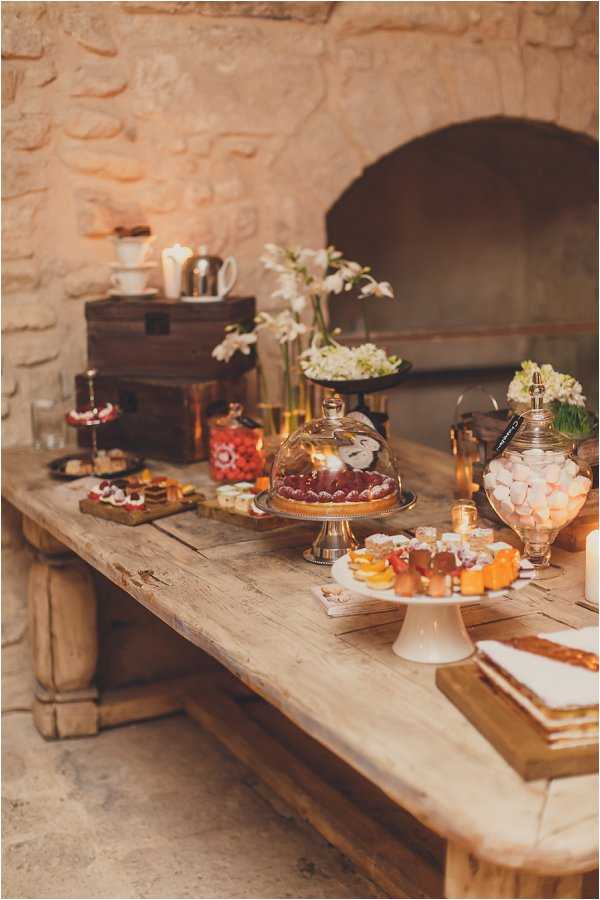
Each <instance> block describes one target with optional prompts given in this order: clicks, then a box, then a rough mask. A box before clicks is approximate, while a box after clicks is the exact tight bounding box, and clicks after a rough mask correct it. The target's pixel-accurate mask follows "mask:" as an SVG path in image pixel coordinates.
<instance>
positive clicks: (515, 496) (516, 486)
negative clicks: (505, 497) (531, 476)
mask: <svg viewBox="0 0 600 900" xmlns="http://www.w3.org/2000/svg"><path fill="white" fill-rule="evenodd" d="M526 496H527V485H526V484H525V483H524V482H523V481H513V483H512V484H511V486H510V499H511V500H512V502H513V503H514V504H515V506H521V504H522V503H524V502H525V498H526Z"/></svg>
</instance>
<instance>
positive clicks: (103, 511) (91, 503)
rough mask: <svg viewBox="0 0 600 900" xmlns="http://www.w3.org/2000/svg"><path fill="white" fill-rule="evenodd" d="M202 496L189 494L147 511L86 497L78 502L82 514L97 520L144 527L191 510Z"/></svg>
mask: <svg viewBox="0 0 600 900" xmlns="http://www.w3.org/2000/svg"><path fill="white" fill-rule="evenodd" d="M203 496H204V495H203V494H190V495H189V496H188V497H184V498H183V500H178V501H177V502H176V503H161V504H159V505H158V506H152V507H150V508H149V509H136V510H128V509H123V507H122V506H111V504H110V503H101V502H99V501H98V500H88V499H87V497H86V498H85V499H84V500H80V501H79V509H80V510H81V512H82V513H87V515H90V516H96V517H97V518H98V519H109V520H110V521H111V522H118V523H119V525H144V524H145V523H146V522H153V521H154V519H164V517H165V516H173V515H175V513H180V512H186V511H187V510H189V509H193V508H194V507H195V506H196V505H197V504H198V501H199V500H201V499H202V498H203Z"/></svg>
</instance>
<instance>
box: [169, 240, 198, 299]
mask: <svg viewBox="0 0 600 900" xmlns="http://www.w3.org/2000/svg"><path fill="white" fill-rule="evenodd" d="M191 255H192V251H191V250H190V248H189V247H182V246H181V244H174V245H173V247H165V249H164V250H163V252H162V269H163V281H164V285H165V297H167V298H168V299H169V300H179V297H180V296H181V273H182V271H183V264H184V262H185V261H186V259H188V258H189V257H190V256H191Z"/></svg>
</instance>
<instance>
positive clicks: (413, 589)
mask: <svg viewBox="0 0 600 900" xmlns="http://www.w3.org/2000/svg"><path fill="white" fill-rule="evenodd" d="M481 530H482V531H484V530H487V529H481ZM490 531H491V529H490ZM423 536H426V537H431V536H432V532H427V531H419V535H418V537H415V538H410V539H408V538H405V539H403V540H402V541H401V542H400V543H398V544H397V543H396V542H395V541H394V538H393V537H392V536H389V535H385V534H373V535H371V536H370V537H368V538H367V539H366V541H365V546H364V548H363V549H359V550H350V551H349V553H348V567H349V568H350V570H351V571H352V576H353V578H355V579H356V581H357V582H363V583H364V584H366V585H367V586H368V587H370V588H371V587H372V588H375V589H378V590H383V589H385V588H388V587H393V588H394V591H395V593H396V595H397V596H399V597H414V596H415V595H418V594H423V595H426V596H429V597H438V598H442V597H450V596H452V595H453V593H454V594H462V595H463V596H465V597H479V596H482V595H484V594H485V592H486V590H490V591H501V590H504V589H506V588H509V587H510V586H511V585H512V584H513V582H515V581H517V580H518V579H519V578H521V577H527V574H528V573H529V572H531V576H532V575H533V572H534V569H533V565H532V564H531V563H529V562H528V560H521V555H520V553H519V551H518V550H517V549H515V548H514V547H511V546H510V544H506V543H504V542H502V541H498V542H496V543H495V544H491V545H486V547H485V549H481V550H475V549H472V548H471V547H470V546H468V544H462V543H461V544H460V545H459V544H458V541H455V540H453V539H451V540H450V541H447V540H446V541H444V540H443V539H442V540H436V541H435V543H434V544H433V545H432V544H426V543H423V541H422V540H421V538H422V537H423ZM450 536H451V538H453V537H454V535H450ZM444 537H445V538H448V535H444ZM456 537H460V536H459V535H456ZM448 543H450V544H451V548H448ZM390 548H391V549H390ZM523 573H525V576H524V575H523ZM531 576H530V577H531Z"/></svg>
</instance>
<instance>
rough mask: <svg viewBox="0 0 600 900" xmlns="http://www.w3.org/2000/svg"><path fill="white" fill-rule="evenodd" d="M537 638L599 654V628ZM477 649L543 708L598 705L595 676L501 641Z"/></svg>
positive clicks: (594, 673)
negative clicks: (523, 687) (530, 694)
mask: <svg viewBox="0 0 600 900" xmlns="http://www.w3.org/2000/svg"><path fill="white" fill-rule="evenodd" d="M538 637H541V638H545V639H546V640H549V641H554V642H555V643H557V644H563V645H564V646H566V647H574V648H576V649H578V650H585V651H587V652H590V653H597V652H598V628H594V627H590V628H580V629H569V630H567V631H557V632H553V633H551V634H540V635H538ZM477 647H478V649H479V650H481V651H482V652H483V653H484V654H485V655H486V656H487V657H488V659H491V660H492V661H493V662H494V663H496V665H498V666H500V667H501V668H502V669H503V670H504V671H505V672H507V673H508V674H509V675H511V676H512V677H513V678H515V679H516V680H517V681H518V682H519V683H520V684H522V685H524V686H525V687H526V688H527V689H528V690H530V691H531V692H532V693H534V694H535V695H536V696H537V697H539V699H540V700H541V701H542V703H543V704H544V705H545V706H548V707H550V708H552V709H565V708H570V707H578V706H596V705H597V704H598V674H597V673H596V672H591V671H590V670H589V669H584V668H582V667H581V666H573V665H569V664H568V663H563V662H559V661H558V660H555V659H548V658H546V657H544V656H538V655H537V654H535V653H528V652H527V651H525V650H517V649H516V648H515V647H511V646H509V645H507V644H503V643H501V642H500V641H478V643H477Z"/></svg>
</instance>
